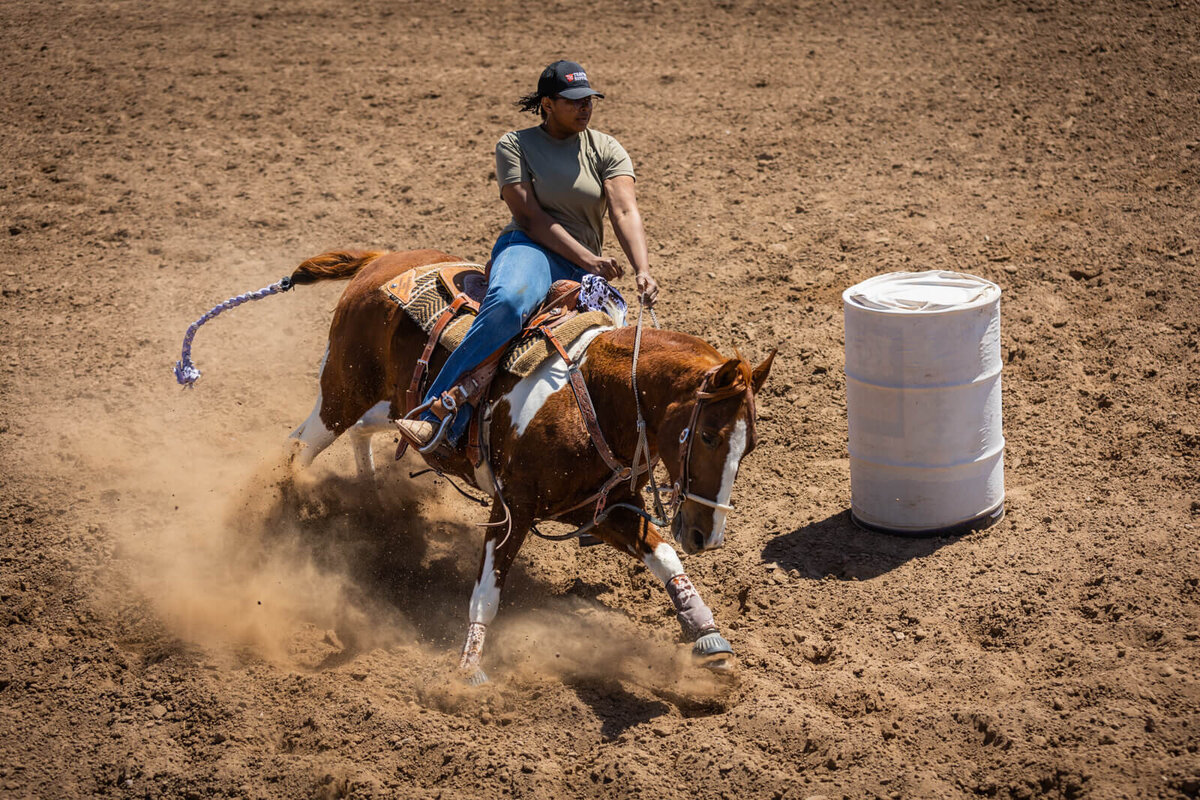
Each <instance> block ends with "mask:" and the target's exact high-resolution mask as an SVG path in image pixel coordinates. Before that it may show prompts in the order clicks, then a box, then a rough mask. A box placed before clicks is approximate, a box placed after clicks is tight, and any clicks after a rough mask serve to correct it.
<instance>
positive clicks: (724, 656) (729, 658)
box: [692, 631, 733, 671]
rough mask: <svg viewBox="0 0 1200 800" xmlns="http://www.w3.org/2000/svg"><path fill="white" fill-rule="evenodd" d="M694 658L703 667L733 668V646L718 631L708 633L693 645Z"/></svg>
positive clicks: (712, 668) (724, 669)
mask: <svg viewBox="0 0 1200 800" xmlns="http://www.w3.org/2000/svg"><path fill="white" fill-rule="evenodd" d="M692 658H693V659H694V660H695V661H696V663H697V664H699V665H700V666H702V667H707V668H708V669H711V670H716V671H728V670H731V669H733V648H732V647H730V646H729V642H728V641H726V639H725V637H724V636H722V635H721V634H719V633H717V632H716V631H712V632H711V633H706V634H704V635H703V636H701V637H700V638H699V639H697V640H696V643H695V644H694V645H692Z"/></svg>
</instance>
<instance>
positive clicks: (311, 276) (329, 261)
mask: <svg viewBox="0 0 1200 800" xmlns="http://www.w3.org/2000/svg"><path fill="white" fill-rule="evenodd" d="M381 255H383V252H382V251H379V250H334V251H332V252H329V253H322V254H321V255H319V256H313V257H312V258H310V259H309V260H308V261H305V262H304V263H303V264H301V265H300V266H298V267H296V271H295V272H293V273H292V275H291V282H292V284H293V285H295V286H304V285H305V284H309V283H316V282H317V281H329V280H342V279H345V278H351V277H354V274H355V273H356V272H358V271H359V270H360V269H362V268H363V267H365V266H366V265H367V264H370V263H371V262H372V261H374V260H375V259H377V258H379V257H380V256H381Z"/></svg>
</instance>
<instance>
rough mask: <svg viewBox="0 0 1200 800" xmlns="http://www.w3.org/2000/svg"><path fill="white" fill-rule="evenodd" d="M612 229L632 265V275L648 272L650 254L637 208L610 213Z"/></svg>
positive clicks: (646, 273)
mask: <svg viewBox="0 0 1200 800" xmlns="http://www.w3.org/2000/svg"><path fill="white" fill-rule="evenodd" d="M609 218H610V219H611V220H612V224H613V230H614V231H615V232H616V234H617V241H618V242H620V243H621V249H622V250H624V251H625V257H626V258H628V259H629V263H630V264H632V265H633V274H634V275H648V274H649V273H650V254H649V252H648V251H647V249H646V229H645V227H644V226H643V225H642V215H641V213H640V212H638V210H637V208H636V207H635V208H633V209H632V210H630V211H626V212H625V213H623V214H610V215H609Z"/></svg>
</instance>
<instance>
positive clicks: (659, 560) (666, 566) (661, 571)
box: [645, 542, 683, 583]
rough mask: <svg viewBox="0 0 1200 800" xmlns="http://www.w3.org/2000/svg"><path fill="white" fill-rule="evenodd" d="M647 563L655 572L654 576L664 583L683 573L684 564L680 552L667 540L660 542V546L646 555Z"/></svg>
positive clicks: (647, 566) (648, 567)
mask: <svg viewBox="0 0 1200 800" xmlns="http://www.w3.org/2000/svg"><path fill="white" fill-rule="evenodd" d="M645 563H646V568H647V569H649V570H650V571H651V572H653V573H654V577H656V578H658V579H659V580H660V581H662V582H663V583H666V582H667V581H669V580H671V578H674V577H675V576H676V575H681V574H683V564H682V563H681V562H680V561H679V554H678V553H676V552H675V548H674V547H671V545H669V544H667V543H666V542H659V543H658V546H657V547H655V548H654V552H653V553H648V554H647V555H646V558H645Z"/></svg>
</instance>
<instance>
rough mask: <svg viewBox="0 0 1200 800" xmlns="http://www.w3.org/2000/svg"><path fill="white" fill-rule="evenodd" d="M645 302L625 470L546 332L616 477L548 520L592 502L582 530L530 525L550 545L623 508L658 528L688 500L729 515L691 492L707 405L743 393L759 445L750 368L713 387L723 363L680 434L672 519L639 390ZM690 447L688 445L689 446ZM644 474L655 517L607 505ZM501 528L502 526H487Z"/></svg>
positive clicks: (704, 385)
mask: <svg viewBox="0 0 1200 800" xmlns="http://www.w3.org/2000/svg"><path fill="white" fill-rule="evenodd" d="M645 307H646V306H645V304H644V303H643V304H642V307H641V308H640V309H639V311H638V321H637V333H636V335H635V338H634V344H633V365H632V371H633V380H632V382H633V400H634V406H635V407H636V409H637V432H638V441H637V446H636V448H635V449H634V452H633V460H632V463H631V464H630V465H629V466H628V467H626V466H623V465H622V464H621V463H620V461H619V460H618V459H617V458H616V456H615V454H613V452H612V450H611V448H610V447H609V446H608V443H607V442H606V441H605V439H604V433H603V432H602V431H601V430H600V426H599V423H598V421H597V420H596V415H595V410H594V408H593V406H592V402H591V398H590V396H589V394H588V391H587V386H586V384H584V383H583V379H582V377H581V376H580V375H579V374H578V372H579V370H578V365H577V364H575V362H574V361H573V360H572V359H571V357H570V356H569V355H568V354H567V352H566V349H565V348H564V347H563V346H562V345H561V343H559V342H558V340H557V339H556V338H555V337H554V336H553V335H552V334H551V333H550V332H549V331H547V332H546V333H547V338H548V339H549V341H550V342H551V343H552V344H553V345H554V347H555V348H556V349H557V350H558V353H559V355H560V356H561V357H562V359H563V361H564V362H565V363H566V364H567V367H568V376H569V377H570V379H571V386H572V389H573V391H574V393H575V399H576V402H577V404H578V405H579V409H580V412H581V413H582V415H583V420H584V425H585V427H586V428H587V429H588V433H589V435H590V437H591V439H592V443H593V445H594V446H595V447H596V449H597V450H598V451H599V453H600V455H601V457H602V458H603V460H604V462H605V463H606V464H608V466H609V468H610V469H612V474H611V475H610V476H609V478H608V480H607V481H605V482H604V485H603V486H601V487H600V489H599V491H597V492H595V493H594V494H592V495H591V496H590V497H589V498H588V499H586V500H584V501H583V502H580V503H576V504H575V505H572V506H570V507H568V508H565V509H560V510H556V511H555V512H553V513H551V514H549V515H548V516H547V519H555V518H557V517H560V516H562V515H563V514H566V513H568V512H571V511H574V510H576V509H578V508H582V507H584V506H587V505H589V504H592V503H595V509H594V511H593V512H592V520H591V522H588V523H585V524H584V525H581V526H580V527H579V528H577V529H575V530H573V531H571V532H569V533H565V534H546V533H542V532H541V531H539V530H538V529H537V526H536V525H534V526H531V528H530V530H531V531H532V532H533V533H534V534H535V535H537V536H540V537H541V538H543V539H549V540H551V541H562V540H565V539H572V538H575V537H578V536H582V535H583V534H585V533H587V532H588V531H589V530H591V529H592V528H594V527H595V526H596V525H598V524H600V523H601V522H603V520H604V519H605V518H606V517H607V516H608V514H609V513H611V512H612V511H615V510H616V509H618V508H623V509H626V510H628V511H630V512H632V513H634V514H637V515H638V516H640V517H642V518H644V519H645V520H646V521H647V522H649V523H652V524H654V525H657V526H658V527H660V528H669V527H670V526H671V525H672V524H673V523H674V521H675V519H676V517H677V516H678V514H679V509H680V507H681V506H682V505H683V502H684V501H685V500H691V501H692V502H694V503H699V504H700V505H703V506H707V507H709V508H711V509H714V510H716V511H724V512H727V513H728V512H729V511H732V510H733V506H732V505H729V504H727V503H720V502H718V501H716V500H710V499H709V498H707V497H701V496H700V495H697V494H695V493H693V492H691V491H690V488H689V487H690V486H691V466H692V442H693V441H694V440H695V438H696V437H695V435H694V434H695V430H696V423H697V421H698V420H699V419H700V411H701V408H702V407H703V405H704V403H705V402H718V401H721V400H727V399H729V398H731V397H736V396H738V395H739V394H745V395H746V408H747V410H748V412H749V416H750V421H749V425H748V429H747V449H746V451H745V452H749V451H750V449H751V448H753V447H754V443H755V442H756V441H757V439H758V434H757V431H756V428H755V425H754V387H753V380H752V378H751V377H750V376H748V375H747V374H746V372H747V370H746V369H745V368H744V367H743V368H742V369H741V370H740V371H739V374H738V376H737V378H735V379H734V381H733V383H732V384H730V385H729V386H726V387H722V388H720V389H715V390H714V389H710V388H709V384H710V382H711V381H712V379H713V377H715V376H716V374H717V372H718V371H719V370H720V369H721V367H722V366H723V365H721V364H718V365H717V366H715V367H713V368H712V369H710V370H708V371H707V372H705V373H704V377H703V378H702V379H701V381H700V386H699V387H697V389H696V402H695V404H694V405H693V406H692V414H691V418H690V419H689V421H688V424H687V427H685V428H684V429H683V431H682V432H680V434H679V444H680V455H679V469H678V470H676V473H677V474H678V475H679V477H678V478H677V479H676V481H675V483H674V486H673V487H672V491H671V499H670V501H669V504H670V509H671V511H670V514H669V515H668V513H667V510H666V507H664V505H663V500H662V495H663V493H664V490H663V489H662V488H660V487H659V485H658V482H657V480H656V479H655V477H654V467H655V466H656V465H657V464H658V456H653V455H651V453H650V443H649V441H648V439H647V437H646V420H645V417H643V416H642V403H641V395H640V394H639V392H638V385H637V373H638V356H639V354H640V353H641V348H642V311H643V310H644V309H645ZM650 316H651V317H652V318H654V326H655V327H658V319H657V317H655V314H654V309H650ZM685 445H686V447H685ZM643 474H648V475H649V478H650V489H651V492H652V493H653V496H654V513H655V516H652V515H650V514H649V513H647V512H646V511H644V510H643V509H641V508H640V507H638V506H637V505H633V504H632V503H613V504H609V503H608V495H609V492H611V491H612V490H613V489H615V488H616V487H617V486H618V485H619V484H621V483H624V482H625V481H626V480H628V481H629V491H630V493H631V494H635V493H636V492H637V480H638V478H639V477H641V476H642V475H643ZM488 524H500V523H488Z"/></svg>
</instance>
